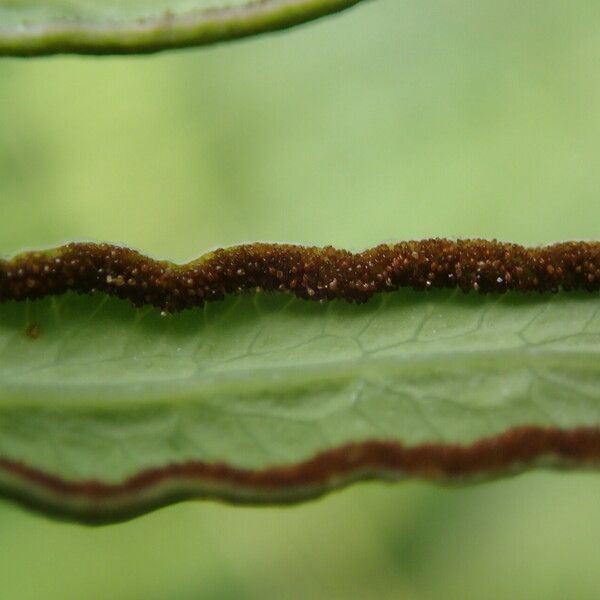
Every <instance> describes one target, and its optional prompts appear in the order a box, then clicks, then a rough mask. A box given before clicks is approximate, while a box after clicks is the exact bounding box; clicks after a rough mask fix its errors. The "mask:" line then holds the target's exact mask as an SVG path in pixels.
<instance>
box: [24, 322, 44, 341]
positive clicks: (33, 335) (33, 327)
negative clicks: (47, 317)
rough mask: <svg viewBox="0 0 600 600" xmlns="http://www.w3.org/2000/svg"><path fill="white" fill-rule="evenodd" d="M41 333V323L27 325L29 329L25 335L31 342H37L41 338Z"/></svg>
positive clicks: (26, 329)
mask: <svg viewBox="0 0 600 600" xmlns="http://www.w3.org/2000/svg"><path fill="white" fill-rule="evenodd" d="M41 333H42V328H41V327H40V325H39V323H29V325H27V327H26V328H25V335H26V336H27V337H28V338H29V339H30V340H37V339H38V338H39V337H40V335H41Z"/></svg>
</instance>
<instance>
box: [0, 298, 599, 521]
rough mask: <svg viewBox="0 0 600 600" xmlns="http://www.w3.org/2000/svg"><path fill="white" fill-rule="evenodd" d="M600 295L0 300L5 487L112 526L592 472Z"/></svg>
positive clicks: (52, 508) (0, 462)
mask: <svg viewBox="0 0 600 600" xmlns="http://www.w3.org/2000/svg"><path fill="white" fill-rule="evenodd" d="M599 309H600V302H599V297H598V293H597V292H591V293H590V292H585V291H571V292H566V291H560V292H559V293H556V294H548V293H544V294H537V293H536V294H523V293H520V292H514V291H513V292H508V293H505V294H488V295H481V294H473V293H471V294H464V293H462V292H461V291H458V290H444V289H436V290H431V291H428V292H419V291H413V290H410V289H402V290H397V291H392V292H388V293H379V294H376V295H375V296H374V297H372V298H371V299H370V300H369V301H368V302H367V303H364V304H349V303H347V302H345V301H343V300H340V299H333V300H328V301H326V302H322V303H317V302H307V301H305V300H302V299H299V298H295V297H290V296H289V295H284V294H277V293H266V292H258V293H252V292H245V293H243V294H242V295H239V296H227V297H226V298H225V299H224V300H221V301H218V302H212V303H207V304H205V305H204V306H202V307H196V308H192V309H188V310H185V311H181V312H178V313H175V314H165V313H164V312H161V310H160V308H156V307H152V306H144V307H134V306H133V305H131V304H130V303H129V302H128V301H126V300H123V299H119V298H115V297H111V296H108V295H106V294H105V293H95V294H91V295H77V294H75V293H73V292H67V293H66V294H63V295H59V296H49V297H45V298H42V299H39V300H33V301H32V300H23V301H7V302H4V303H2V304H0V488H1V490H2V493H3V494H4V495H5V496H7V497H11V498H14V499H17V500H18V501H20V502H23V503H25V504H27V505H29V506H33V507H35V508H39V509H42V510H45V511H47V512H49V513H51V514H56V515H59V516H61V517H63V518H68V519H74V520H82V521H89V522H107V521H115V520H120V519H123V518H128V517H130V516H134V515H137V514H140V513H142V512H146V511H148V510H150V509H152V508H154V507H158V506H162V505H165V504H168V503H170V502H174V501H177V500H181V499H185V498H200V497H211V498H220V499H225V500H228V501H232V502H252V503H279V502H294V501H299V500H302V499H305V498H310V497H314V496H318V495H320V494H323V493H325V492H327V491H329V490H331V489H335V488H338V487H340V486H343V485H345V484H347V483H349V482H351V481H355V480H358V479H368V478H385V479H399V478H403V477H406V476H417V477H422V478H428V479H432V480H439V481H450V482H452V481H469V480H473V479H474V480H479V479H489V478H493V477H496V476H501V475H504V474H507V473H513V472H518V471H521V470H524V469H527V468H529V467H533V466H537V465H543V466H560V467H587V466H594V467H595V466H597V465H598V461H599V460H600V432H599V430H598V424H599V418H600V360H599V359H600V310H599Z"/></svg>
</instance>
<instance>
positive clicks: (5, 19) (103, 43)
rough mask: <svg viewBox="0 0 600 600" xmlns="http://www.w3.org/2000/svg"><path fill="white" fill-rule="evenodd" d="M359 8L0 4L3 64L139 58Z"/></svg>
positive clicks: (237, 0)
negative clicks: (43, 58) (10, 59)
mask: <svg viewBox="0 0 600 600" xmlns="http://www.w3.org/2000/svg"><path fill="white" fill-rule="evenodd" d="M358 2H360V0H125V1H120V0H91V1H82V0H34V1H33V2H32V1H30V0H0V56H3V55H4V56H33V55H45V54H56V53H82V54H134V53H147V52H157V51H159V50H164V49H168V48H183V47H188V46H203V45H207V44H212V43H216V42H222V41H226V40H231V39H235V38H241V37H246V36H250V35H254V34H258V33H263V32H267V31H274V30H278V29H285V28H288V27H291V26H293V25H297V24H300V23H304V22H306V21H310V20H312V19H316V18H319V17H322V16H324V15H328V14H331V13H334V12H338V11H340V10H343V9H345V8H348V7H350V6H352V5H354V4H357V3H358Z"/></svg>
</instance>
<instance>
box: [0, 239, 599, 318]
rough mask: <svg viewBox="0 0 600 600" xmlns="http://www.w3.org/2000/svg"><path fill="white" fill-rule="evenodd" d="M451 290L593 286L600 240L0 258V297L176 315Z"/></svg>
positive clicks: (71, 250)
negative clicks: (226, 304)
mask: <svg viewBox="0 0 600 600" xmlns="http://www.w3.org/2000/svg"><path fill="white" fill-rule="evenodd" d="M402 287H409V288H412V289H414V290H428V289H432V288H457V289H460V290H463V291H464V292H469V291H476V292H479V293H483V294H486V293H503V292H506V291H509V290H514V291H519V292H557V291H558V290H560V289H562V290H567V291H569V290H588V291H598V290H600V242H565V243H560V244H554V245H550V246H542V247H537V248H527V247H524V246H520V245H517V244H509V243H501V242H497V241H487V240H458V241H453V240H446V239H429V240H421V241H412V242H400V243H397V244H386V245H380V246H376V247H375V248H372V249H369V250H365V251H364V252H359V253H352V252H349V251H346V250H337V249H335V248H332V247H330V246H327V247H324V248H316V247H304V246H294V245H288V244H262V243H256V244H247V245H242V246H234V247H231V248H225V249H219V250H216V251H215V252H212V253H210V254H207V255H205V256H203V257H201V258H200V259H198V260H196V261H192V262H190V263H187V264H185V265H177V264H175V263H171V262H168V261H159V260H154V259H151V258H148V257H146V256H143V255H142V254H140V253H139V252H136V251H135V250H130V249H128V248H123V247H119V246H113V245H110V244H93V243H72V244H68V245H66V246H63V247H61V248H58V249H55V250H51V251H46V252H27V253H23V254H19V255H17V256H15V257H14V258H12V259H9V260H0V301H5V300H23V299H35V298H41V297H43V296H47V295H55V294H62V293H64V292H66V291H68V290H73V291H75V292H78V293H84V294H85V293H91V292H94V291H103V292H106V293H108V294H111V295H114V296H118V297H120V298H126V299H128V300H130V301H131V302H133V303H134V304H135V305H138V306H141V305H144V304H151V305H153V306H157V307H159V308H161V309H163V310H166V311H177V310H181V309H184V308H190V307H193V306H201V305H202V304H203V303H204V302H208V301H213V300H220V299H222V298H223V297H224V296H225V295H227V294H236V293H240V292H242V291H244V290H253V289H257V288H258V289H261V290H267V291H279V292H287V293H292V294H294V295H295V296H297V297H299V298H304V299H308V300H329V299H333V298H343V299H345V300H347V301H349V302H364V301H366V300H368V299H369V298H370V297H371V296H372V295H373V294H375V293H376V292H383V291H390V290H397V289H399V288H402Z"/></svg>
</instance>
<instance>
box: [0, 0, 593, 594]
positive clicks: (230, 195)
mask: <svg viewBox="0 0 600 600" xmlns="http://www.w3.org/2000/svg"><path fill="white" fill-rule="evenodd" d="M599 24H600V3H598V2H597V1H596V0H593V1H592V0H589V1H585V0H577V1H576V2H570V3H568V2H564V1H557V0H556V1H555V0H547V1H545V2H543V3H542V2H534V1H526V2H523V1H517V0H507V1H503V2H497V1H495V0H484V1H481V2H474V1H473V0H453V1H450V0H402V1H399V0H376V1H372V2H367V3H365V4H364V5H362V6H359V7H358V8H357V9H353V10H351V11H349V12H347V13H346V14H341V15H338V16H335V17H332V18H328V19H325V20H323V21H320V22H318V23H314V24H310V25H308V26H304V27H301V28H299V29H296V30H294V31H290V32H288V33H282V34H275V35H270V36H265V37H262V38H259V39H250V40H246V41H242V42H237V43H233V44H230V45H226V46H219V47H215V48H208V49H203V50H191V51H182V52H171V53H167V54H163V55H159V56H153V57H137V58H118V57H117V58H74V57H65V58H48V59H36V60H7V59H3V60H2V61H0V217H1V218H0V253H3V254H10V253H13V252H15V251H17V250H20V249H23V248H27V247H39V246H48V245H54V244H60V243H62V242H64V241H65V240H70V239H95V240H108V241H114V242H123V243H127V244H129V245H132V246H134V247H137V248H139V249H141V250H143V251H146V252H148V253H151V254H153V255H155V256H164V257H168V258H173V259H177V260H185V259H189V258H192V257H194V256H197V255H198V254H200V253H201V252H203V251H205V250H208V249H210V248H212V247H215V246H217V245H228V244H234V243H240V242H247V241H256V240H266V241H291V242H302V243H311V244H313V243H314V244H328V243H331V244H335V245H338V246H344V247H348V248H352V249H360V248H363V247H365V246H368V245H372V244H375V243H378V242H381V241H389V240H396V239H404V238H419V237H424V236H433V235H447V236H453V237H466V236H483V237H497V238H501V239H504V240H513V241H518V242H523V243H532V244H534V243H545V242H551V241H556V240H562V239H570V238H598V237H599V236H598V233H599V232H598V225H599V223H600V194H599V192H600V70H599V69H598V65H599V64H600V37H599V36H598V25H599ZM598 498H600V478H598V476H597V475H592V474H569V475H564V474H563V475H561V474H556V473H554V474H552V473H534V474H529V475H525V476H521V477H518V478H515V479H512V480H505V481H501V482H496V483H493V484H488V485H482V486H479V487H471V488H454V489H447V488H439V487H434V486H432V485H426V484H422V483H414V482H412V483H405V484H397V485H393V486H389V485H385V484H363V485H359V486H355V487H354V488H352V489H350V490H345V491H342V492H340V493H336V494H333V495H331V496H329V497H327V498H325V499H322V500H319V501H316V502H312V503H309V504H306V505H303V506H299V507H294V508H273V509H253V508H233V507H229V506H225V505H219V504H215V503H208V502H204V503H202V502H194V503H185V504H181V505H178V506H174V507H170V508H167V509H163V510H161V511H158V512H156V513H154V514H151V515H148V516H145V517H143V518H139V519H137V520H135V521H132V522H129V523H126V524H121V525H115V526H107V527H103V528H96V529H90V528H85V527H81V526H77V525H69V524H61V523H55V522H52V521H49V520H47V519H45V518H43V517H39V516H35V515H29V514H27V513H25V512H23V511H22V510H21V509H18V508H15V507H13V506H12V505H9V504H6V503H3V504H0V531H1V538H0V540H1V541H0V595H1V596H2V598H11V599H13V598H14V599H21V598H61V599H62V598H66V599H70V598H86V599H95V598H99V599H100V598H102V599H104V598H116V599H120V598H124V599H130V598H131V599H137V598H140V599H151V600H152V599H157V600H158V599H163V598H172V599H188V598H190V599H191V598H217V599H221V598H223V599H229V598H231V599H234V598H235V599H241V600H244V599H264V598H294V599H295V598H298V599H304V598H323V599H332V600H335V599H338V598H339V599H346V598H348V599H359V598H360V599H369V598H374V599H375V598H376V599H382V600H386V599H388V598H394V599H396V598H415V599H430V598H436V599H437V598H457V599H458V598H509V597H510V598H533V599H537V598H539V599H542V598H543V599H548V598H561V599H562V598H567V597H569V598H578V599H580V598H596V597H597V590H598V589H599V587H600V569H598V566H599V562H600V561H599V558H598V552H597V544H598V539H600V513H599V507H598Z"/></svg>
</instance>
